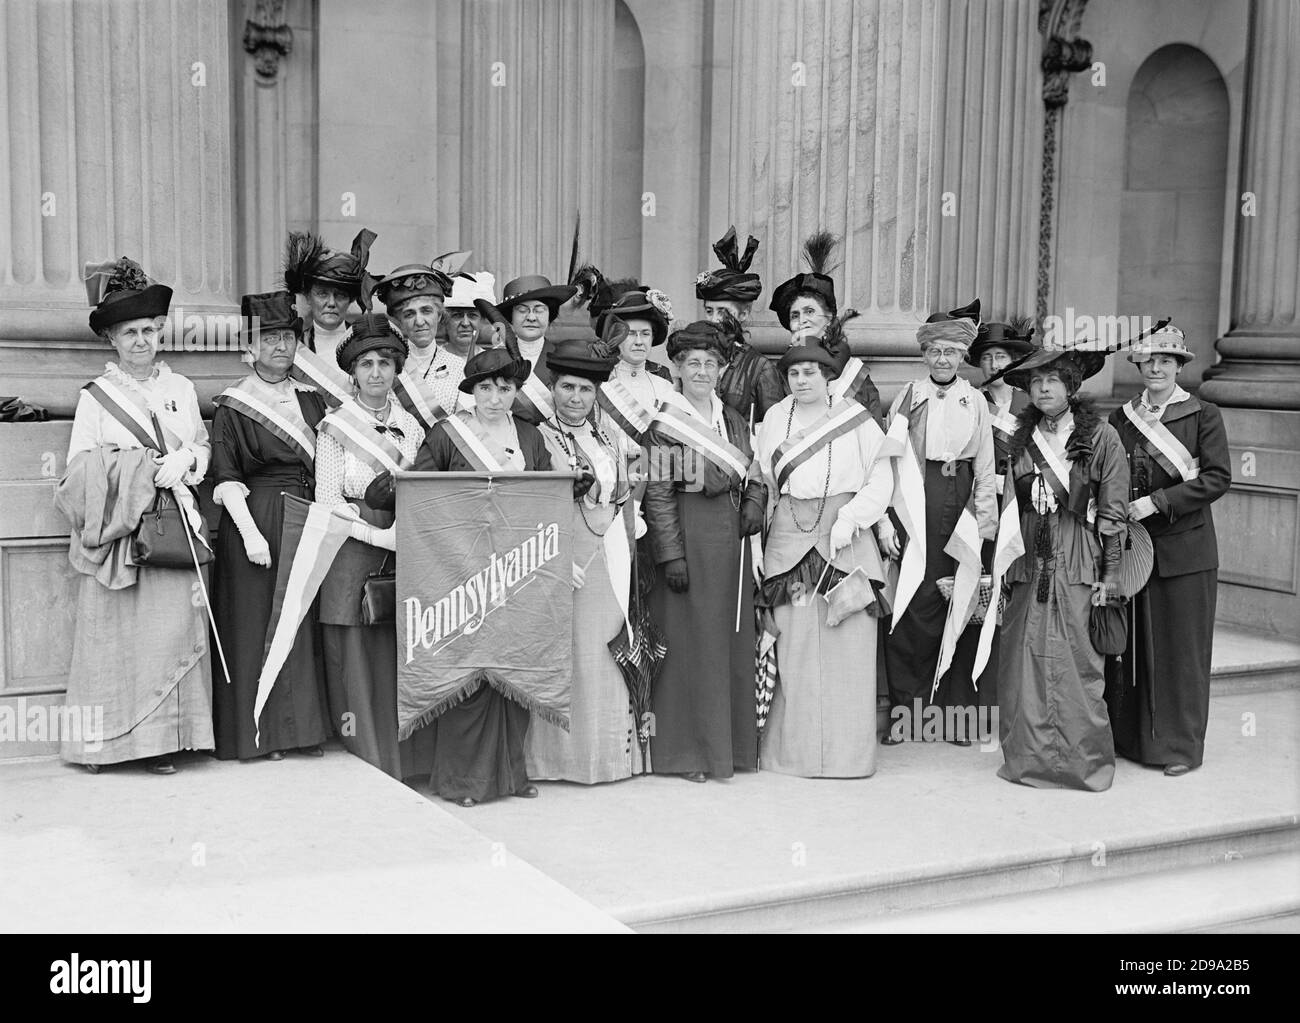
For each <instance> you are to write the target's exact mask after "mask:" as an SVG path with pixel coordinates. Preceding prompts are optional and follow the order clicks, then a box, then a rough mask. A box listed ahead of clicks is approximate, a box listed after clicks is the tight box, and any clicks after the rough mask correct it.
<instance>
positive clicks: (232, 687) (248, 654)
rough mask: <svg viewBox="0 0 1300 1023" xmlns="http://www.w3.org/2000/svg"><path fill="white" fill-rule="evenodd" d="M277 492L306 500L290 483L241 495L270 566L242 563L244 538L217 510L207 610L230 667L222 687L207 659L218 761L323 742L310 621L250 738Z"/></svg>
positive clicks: (276, 540) (267, 613) (276, 552)
mask: <svg viewBox="0 0 1300 1023" xmlns="http://www.w3.org/2000/svg"><path fill="white" fill-rule="evenodd" d="M281 492H285V493H289V494H292V495H293V496H295V497H306V498H310V496H311V495H310V493H309V491H308V490H307V488H305V487H299V486H296V485H292V484H276V485H274V486H265V487H263V486H255V487H252V488H251V489H250V490H249V494H248V510H249V513H250V514H251V515H252V516H253V521H254V522H255V523H256V524H257V528H258V529H259V530H260V531H261V533H262V536H264V537H265V538H266V542H267V545H268V546H269V547H270V548H271V567H270V568H261V567H259V566H257V565H254V564H253V563H252V562H251V561H249V560H248V556H247V554H245V552H244V540H243V537H241V536H240V534H239V530H238V529H237V528H236V527H235V523H234V522H233V521H232V520H231V518H230V516H229V515H227V514H225V513H224V512H223V513H222V516H221V523H220V525H219V527H218V530H217V542H216V550H215V554H216V557H215V560H214V565H213V568H214V571H213V573H212V613H213V616H214V617H215V618H216V620H217V630H218V635H219V636H220V637H221V644H222V647H223V648H224V650H225V654H226V664H227V666H228V667H229V668H230V684H227V683H226V680H225V677H224V676H223V674H222V671H221V665H220V663H219V662H218V661H217V659H216V657H215V656H214V657H213V662H214V663H213V673H212V675H213V683H212V725H213V731H214V733H215V737H216V744H217V756H218V757H219V758H220V759H222V760H233V759H235V758H236V757H237V758H239V759H240V760H248V759H251V758H253V757H259V756H263V755H264V754H267V753H270V752H272V751H274V750H289V749H300V748H302V747H304V746H315V745H317V744H319V743H322V742H324V741H325V740H326V739H327V738H328V737H329V716H328V712H327V711H326V709H325V686H324V684H323V681H322V679H321V677H320V673H319V671H318V670H317V662H316V650H315V646H316V637H315V623H314V622H313V620H312V618H311V616H308V617H307V618H306V619H305V620H304V621H303V623H302V625H301V626H300V627H299V629H298V635H297V637H296V638H295V640H294V644H293V649H292V650H291V651H290V653H289V658H288V660H287V661H285V665H284V668H283V669H282V670H281V672H280V676H279V678H277V679H276V681H275V685H274V686H273V687H272V689H271V694H270V697H269V698H268V699H267V702H266V706H265V707H264V708H263V709H262V717H261V736H260V738H261V741H260V742H257V741H255V736H256V735H257V728H256V727H255V725H254V722H253V704H254V701H255V700H256V697H257V679H258V676H259V675H260V674H261V671H262V653H263V650H264V649H265V643H266V631H267V628H268V627H269V624H270V621H271V606H272V603H273V601H274V598H275V575H276V565H277V564H278V563H279V560H280V527H281V525H282V524H283V521H284V501H283V499H282V498H281V497H280V494H281Z"/></svg>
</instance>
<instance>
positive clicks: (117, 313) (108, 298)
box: [82, 256, 172, 334]
mask: <svg viewBox="0 0 1300 1023" xmlns="http://www.w3.org/2000/svg"><path fill="white" fill-rule="evenodd" d="M82 278H83V279H84V280H85V282H86V298H87V299H88V300H89V302H90V304H91V305H92V306H93V307H94V308H93V309H92V310H91V311H90V329H91V330H93V331H94V332H95V333H96V334H98V333H100V331H102V330H105V329H106V328H108V327H111V326H113V325H114V324H115V323H125V322H126V321H127V320H140V319H154V318H156V317H159V316H166V315H167V310H168V309H169V308H171V304H172V289H171V288H169V287H167V285H165V284H158V283H156V282H154V281H153V280H151V279H150V278H149V277H147V276H146V275H145V272H144V270H143V269H141V267H140V264H139V263H137V262H135V260H132V259H128V258H127V257H126V256H121V257H119V258H118V259H113V260H108V261H107V262H103V263H87V264H86V265H85V268H84V270H83V273H82Z"/></svg>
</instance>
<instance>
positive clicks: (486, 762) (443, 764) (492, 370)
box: [412, 345, 551, 807]
mask: <svg viewBox="0 0 1300 1023" xmlns="http://www.w3.org/2000/svg"><path fill="white" fill-rule="evenodd" d="M511 348H513V346H512V345H511V346H510V347H509V348H489V349H488V350H487V351H483V352H479V353H478V354H477V355H475V356H473V357H472V358H471V359H470V360H469V362H467V363H466V364H465V376H464V379H463V380H462V381H461V383H460V389H461V391H462V392H464V393H465V394H467V395H471V396H472V397H473V398H474V407H473V409H472V410H462V411H460V412H457V413H456V414H455V422H452V421H451V420H450V419H448V420H444V421H443V422H441V423H439V424H438V425H436V426H435V427H434V428H433V429H432V430H430V431H429V434H428V436H427V437H426V438H425V440H424V444H423V445H422V446H421V448H420V451H419V454H418V455H416V459H415V465H414V466H413V467H412V468H413V470H414V471H416V472H481V471H483V470H484V469H488V470H492V469H501V470H506V471H515V472H546V471H549V470H550V468H551V453H550V451H549V449H548V448H547V446H546V443H545V441H543V440H542V435H541V434H540V433H539V432H538V430H537V428H536V427H535V426H533V425H532V424H530V423H527V422H525V421H524V420H522V419H518V418H516V417H515V416H514V415H512V414H511V411H510V410H511V408H512V407H513V405H514V400H515V391H516V390H518V388H519V387H520V386H521V385H522V384H523V382H524V381H525V380H527V379H528V374H529V372H530V370H531V369H532V367H531V366H530V365H529V363H528V360H527V359H524V358H522V357H521V356H520V355H519V353H518V351H517V350H511ZM466 434H468V435H469V436H472V437H473V438H474V439H475V440H476V441H477V443H478V445H479V449H480V451H481V452H482V453H484V454H486V456H487V457H488V458H489V459H490V461H489V462H488V463H487V464H486V465H484V464H482V463H480V464H475V461H472V460H471V459H477V458H481V457H482V455H473V454H471V453H470V452H471V451H472V450H473V449H471V448H470V447H469V446H468V437H467V436H466ZM519 684H520V683H519V680H517V679H509V678H504V677H501V676H500V675H497V674H496V673H487V672H479V673H478V676H477V677H474V678H472V679H470V680H469V681H468V682H467V684H466V685H465V686H463V687H462V688H460V689H458V690H457V691H456V692H453V693H448V694H443V695H441V696H440V697H438V698H437V701H436V702H434V703H432V704H431V705H430V706H427V707H421V708H419V710H418V711H417V715H416V716H417V719H418V720H420V721H427V722H432V723H433V728H434V732H435V738H434V743H435V744H434V752H433V757H432V767H431V770H430V773H429V787H430V789H431V791H432V792H433V793H434V794H435V795H438V796H441V797H442V798H443V799H448V800H451V801H453V802H456V803H459V804H460V805H461V806H466V807H469V806H474V805H475V804H476V803H481V802H483V801H484V800H487V799H496V798H499V797H501V796H522V797H524V798H532V797H534V796H536V795H537V786H535V785H532V784H530V783H529V781H528V775H527V773H526V771H525V765H524V739H525V736H526V735H527V733H528V725H529V718H530V711H529V706H530V701H529V699H528V693H527V691H526V690H522V689H520V688H519Z"/></svg>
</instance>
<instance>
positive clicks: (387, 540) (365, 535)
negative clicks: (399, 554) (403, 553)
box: [352, 519, 397, 551]
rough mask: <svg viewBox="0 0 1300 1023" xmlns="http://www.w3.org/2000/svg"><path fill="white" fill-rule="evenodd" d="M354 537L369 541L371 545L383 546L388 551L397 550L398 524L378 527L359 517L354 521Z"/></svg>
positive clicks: (363, 541) (365, 541) (364, 541)
mask: <svg viewBox="0 0 1300 1023" xmlns="http://www.w3.org/2000/svg"><path fill="white" fill-rule="evenodd" d="M352 539H354V540H360V541H361V542H362V543H368V544H369V545H370V546H371V547H382V548H383V549H384V550H386V551H396V550H397V526H396V525H392V526H389V527H388V528H387V529H378V528H376V527H375V526H372V525H370V523H368V522H362V521H361V520H360V519H357V521H356V522H354V523H352Z"/></svg>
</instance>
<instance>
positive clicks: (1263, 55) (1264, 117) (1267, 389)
mask: <svg viewBox="0 0 1300 1023" xmlns="http://www.w3.org/2000/svg"><path fill="white" fill-rule="evenodd" d="M1251 17H1252V20H1251V39H1250V60H1249V71H1248V75H1249V77H1248V81H1247V85H1246V113H1245V129H1244V131H1245V140H1244V145H1243V147H1242V160H1241V187H1240V189H1239V190H1238V192H1239V193H1246V192H1250V193H1252V194H1253V196H1254V202H1255V215H1254V216H1240V217H1239V218H1238V221H1237V239H1236V259H1235V266H1234V270H1235V273H1234V278H1235V280H1234V286H1233V292H1232V326H1231V328H1230V329H1229V331H1228V333H1227V334H1226V335H1225V336H1224V337H1222V338H1220V339H1219V341H1218V343H1217V345H1216V346H1215V347H1216V348H1217V349H1218V352H1219V354H1220V355H1221V356H1222V357H1223V361H1222V362H1221V363H1220V364H1219V365H1218V366H1216V367H1214V368H1213V369H1212V370H1210V371H1209V372H1207V373H1206V380H1205V382H1204V383H1203V384H1202V385H1201V390H1200V393H1201V394H1202V395H1203V396H1204V397H1205V398H1206V399H1207V400H1209V401H1213V402H1216V403H1217V404H1220V405H1226V406H1230V407H1240V408H1256V409H1288V410H1300V320H1297V318H1296V299H1297V295H1298V294H1300V170H1297V168H1300V122H1297V119H1296V118H1297V111H1300V57H1297V54H1298V53H1300V7H1297V6H1296V4H1295V3H1294V0H1255V3H1254V5H1253V6H1252V15H1251ZM1238 201H1239V202H1242V201H1244V200H1241V198H1240V194H1239V196H1238Z"/></svg>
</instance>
